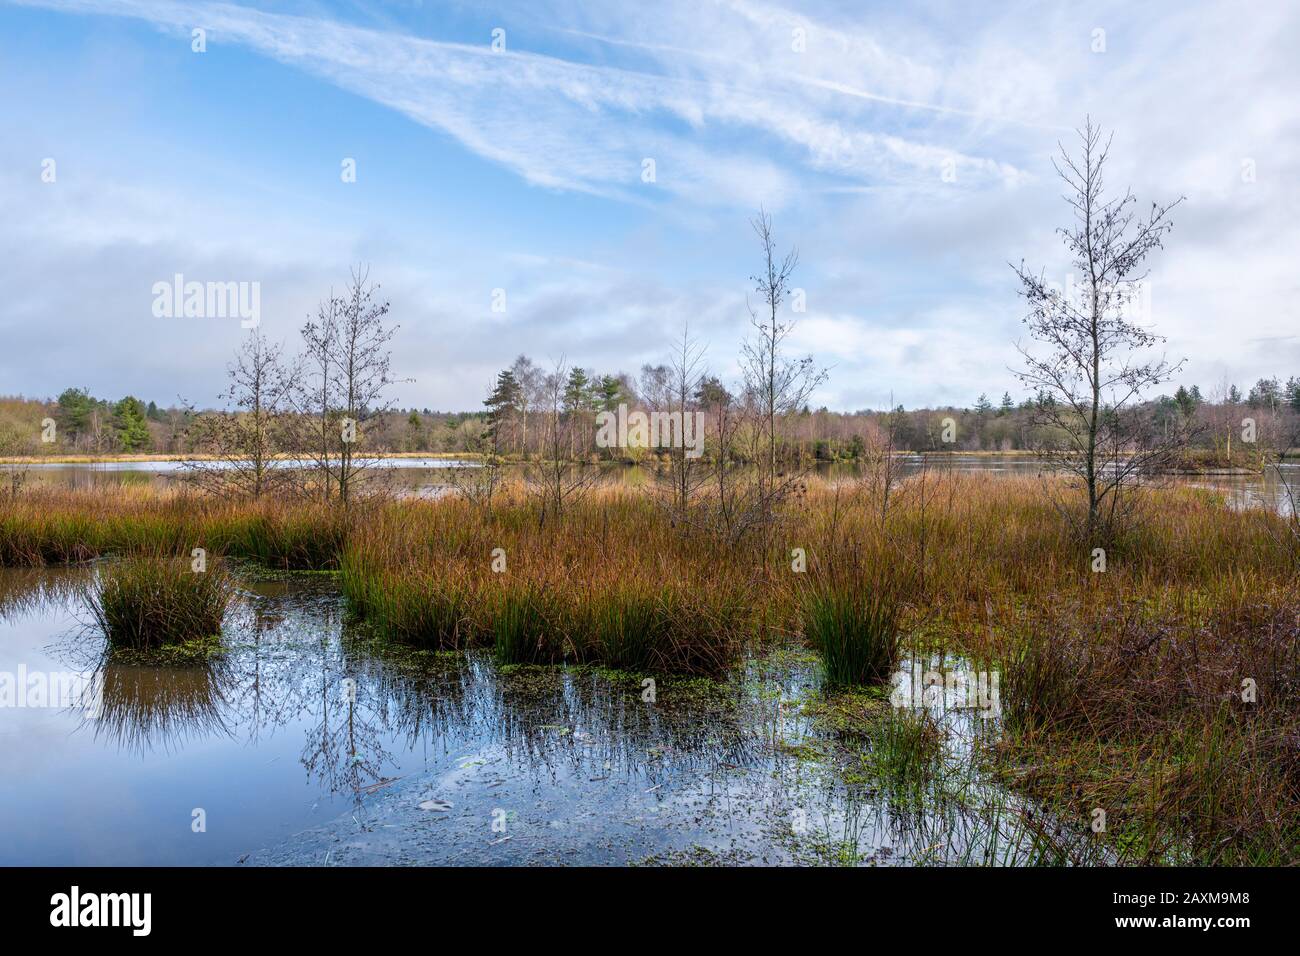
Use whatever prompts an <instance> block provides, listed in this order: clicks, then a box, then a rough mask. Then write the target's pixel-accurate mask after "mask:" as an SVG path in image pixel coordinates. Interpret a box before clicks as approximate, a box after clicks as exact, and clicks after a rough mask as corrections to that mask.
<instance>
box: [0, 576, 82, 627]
mask: <svg viewBox="0 0 1300 956" xmlns="http://www.w3.org/2000/svg"><path fill="white" fill-rule="evenodd" d="M0 571H2V572H3V573H0V619H3V618H7V617H19V616H21V615H24V614H32V613H35V612H37V611H44V610H47V609H50V608H54V607H58V606H60V605H70V604H73V603H74V602H75V601H76V600H77V599H78V598H80V597H81V596H82V595H83V594H85V593H86V588H87V587H88V585H89V584H90V582H91V581H92V580H93V576H92V574H91V572H89V571H87V570H85V569H64V568H3V569H0Z"/></svg>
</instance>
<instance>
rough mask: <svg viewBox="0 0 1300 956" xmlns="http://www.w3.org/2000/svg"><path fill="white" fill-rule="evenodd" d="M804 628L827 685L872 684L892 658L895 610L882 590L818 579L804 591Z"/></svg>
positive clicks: (895, 653) (885, 671) (891, 667)
mask: <svg viewBox="0 0 1300 956" xmlns="http://www.w3.org/2000/svg"><path fill="white" fill-rule="evenodd" d="M803 618H804V633H805V634H806V636H807V638H808V641H809V643H810V644H812V646H813V647H815V648H816V649H817V650H819V651H821V655H822V663H823V666H824V668H825V672H826V679H827V681H828V682H829V683H830V684H832V685H837V686H853V685H857V684H876V683H881V682H883V681H886V680H888V679H889V676H890V675H891V674H892V673H893V672H894V668H895V667H896V666H897V664H898V656H899V631H898V611H897V608H896V606H895V604H894V601H893V599H892V598H891V597H889V596H888V595H885V594H882V593H880V592H878V591H874V590H871V591H869V590H867V589H865V588H864V587H862V586H849V587H845V586H843V585H822V586H818V587H816V588H814V589H812V590H810V591H808V593H807V594H806V595H805V597H804V606H803Z"/></svg>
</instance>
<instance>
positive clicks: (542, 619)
mask: <svg viewBox="0 0 1300 956" xmlns="http://www.w3.org/2000/svg"><path fill="white" fill-rule="evenodd" d="M555 623H556V613H555V606H554V603H553V602H552V601H551V600H550V596H549V595H548V594H547V593H546V592H545V591H544V590H543V589H542V588H538V587H525V588H522V589H514V588H512V589H509V590H506V591H504V592H502V593H501V594H500V595H499V598H498V600H496V601H495V602H494V603H493V604H492V606H491V623H490V625H489V627H490V630H491V635H492V653H493V656H494V657H495V658H496V661H497V663H498V664H553V663H555V662H556V661H558V660H561V659H562V658H563V655H564V650H563V638H562V634H561V633H560V632H559V630H558V628H557V627H556V626H555Z"/></svg>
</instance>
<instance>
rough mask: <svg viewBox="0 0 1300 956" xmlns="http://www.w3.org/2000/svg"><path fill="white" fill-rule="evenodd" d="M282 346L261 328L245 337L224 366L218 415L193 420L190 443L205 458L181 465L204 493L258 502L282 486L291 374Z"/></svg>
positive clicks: (285, 473)
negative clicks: (225, 380)
mask: <svg viewBox="0 0 1300 956" xmlns="http://www.w3.org/2000/svg"><path fill="white" fill-rule="evenodd" d="M282 353H283V346H282V345H279V344H273V343H270V342H268V341H267V340H266V337H265V336H264V335H263V334H262V330H261V329H260V328H254V329H253V330H252V331H251V332H249V334H248V338H246V339H245V340H244V342H243V344H242V345H241V346H240V347H239V350H238V351H237V352H236V353H235V358H234V361H233V362H231V363H230V364H229V365H227V366H226V375H227V378H228V379H229V384H228V386H227V388H226V390H225V391H224V392H223V393H222V394H221V396H220V398H222V399H223V400H224V401H225V403H226V408H225V409H224V410H223V411H217V412H207V413H204V414H201V415H197V417H195V418H194V420H193V422H192V424H191V428H190V437H191V440H192V441H193V444H194V447H195V448H196V450H198V451H200V452H202V453H205V454H206V455H207V456H208V457H206V458H200V459H196V460H192V461H187V462H186V463H185V468H186V475H187V478H188V479H189V480H191V481H193V482H194V483H195V484H198V485H200V486H202V487H204V488H206V489H207V490H209V491H213V492H217V493H219V494H226V495H236V496H240V497H250V498H253V499H254V500H259V499H261V498H262V496H263V495H265V494H267V493H268V492H270V491H272V490H273V489H275V488H276V487H278V486H279V485H280V484H281V483H283V481H284V480H285V476H286V475H287V471H286V470H285V468H284V467H282V466H283V464H284V462H283V459H284V458H285V445H286V438H287V434H288V429H287V424H288V417H289V415H290V414H291V410H292V409H291V405H290V402H289V395H290V393H291V392H292V390H293V385H294V383H293V377H292V376H293V370H292V369H291V368H286V366H285V364H284V362H283V360H282Z"/></svg>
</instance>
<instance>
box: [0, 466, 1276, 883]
mask: <svg viewBox="0 0 1300 956" xmlns="http://www.w3.org/2000/svg"><path fill="white" fill-rule="evenodd" d="M1066 491H1067V489H1066V488H1065V486H1064V485H1063V483H1061V482H1059V481H1056V480H1042V479H1033V478H1012V477H990V476H982V475H965V474H959V473H935V472H931V473H928V474H922V475H918V476H914V477H911V478H908V479H906V480H905V481H903V482H901V483H900V484H898V485H897V486H896V487H895V488H894V489H893V490H892V492H891V495H890V497H889V499H888V501H884V500H882V498H881V496H879V495H878V494H875V493H873V491H872V488H871V485H870V483H869V482H863V483H850V482H842V483H838V484H833V483H828V482H822V481H815V480H814V481H810V482H808V484H807V487H806V488H805V489H803V490H802V491H801V493H800V494H799V495H798V496H796V497H794V498H792V499H790V500H789V501H787V502H786V503H785V504H784V505H783V506H782V507H781V508H780V509H779V510H778V513H777V516H776V520H775V522H774V523H773V524H772V525H771V526H770V527H769V528H767V529H765V530H760V531H758V532H756V533H754V534H751V535H750V536H748V537H746V538H744V539H742V540H740V541H735V540H733V539H732V538H730V537H729V536H727V535H726V534H723V533H721V531H720V529H716V528H713V527H712V526H711V525H710V523H709V521H708V519H707V516H706V515H704V513H703V512H701V515H687V516H685V517H683V516H681V515H680V514H676V513H674V512H673V510H672V509H670V508H667V507H665V506H663V505H662V504H661V503H659V502H657V501H655V500H654V499H653V496H652V495H649V494H647V493H645V492H644V491H639V490H635V489H627V488H620V487H609V488H600V489H596V490H594V491H592V492H590V493H589V494H588V495H587V496H586V497H585V498H584V499H583V500H581V501H575V502H574V503H573V504H572V505H571V506H570V507H568V508H567V509H566V511H565V513H564V514H563V515H562V516H560V517H558V518H557V517H556V516H555V515H553V514H548V515H544V514H542V513H541V511H540V509H539V506H538V505H537V504H536V503H534V502H532V501H530V500H529V499H528V497H527V496H526V495H523V494H521V493H518V492H517V491H514V490H511V489H509V488H507V489H506V491H505V493H504V494H503V495H502V496H501V497H500V498H499V499H498V501H497V504H496V506H495V507H494V508H493V509H492V510H491V512H487V511H485V510H482V509H481V508H479V507H477V506H475V505H474V504H472V503H470V502H467V501H464V500H460V499H458V498H455V497H446V498H442V499H438V500H433V501H429V500H397V501H388V502H381V503H376V504H374V505H373V506H369V505H368V506H367V507H364V508H354V509H352V510H351V511H349V512H347V513H344V512H342V511H341V510H339V509H337V508H330V507H325V506H322V505H319V504H306V503H295V502H291V501H276V502H262V503H256V504H254V503H247V502H231V501H218V500H213V499H205V498H200V497H196V496H194V495H191V494H186V493H184V492H159V491H157V490H150V489H136V488H128V489H113V490H111V491H53V490H40V489H34V490H31V491H27V492H24V494H23V495H22V496H20V497H19V498H18V499H17V501H15V502H13V503H11V504H9V505H8V506H7V507H6V510H5V511H4V512H3V513H0V563H4V564H9V565H21V566H39V565H42V564H48V563H59V562H69V561H83V560H87V559H90V558H94V557H98V556H100V555H107V554H115V555H149V554H154V553H163V554H172V555H181V556H187V555H188V554H189V553H190V550H191V549H192V548H194V547H204V548H206V549H207V550H208V551H209V553H210V554H213V555H226V556H229V557H236V558H245V559H251V560H257V561H260V562H263V563H266V564H270V565H273V566H276V567H286V568H326V569H335V568H336V569H338V570H339V571H340V572H341V574H340V579H341V583H342V588H343V592H344V594H345V596H346V599H347V601H348V604H349V606H350V608H351V609H352V610H353V611H354V612H355V613H356V614H358V615H360V616H361V617H364V618H365V619H366V620H367V621H369V622H371V624H372V625H373V626H374V627H375V629H376V630H378V631H379V632H380V633H382V634H385V635H387V636H389V637H391V638H393V639H396V640H401V641H406V642H410V643H412V644H417V645H421V646H426V647H433V648H463V647H468V646H482V647H487V648H491V649H492V650H493V652H494V654H495V655H496V657H497V659H498V660H499V661H501V662H503V663H517V662H531V663H558V662H565V661H570V662H583V663H599V664H604V665H606V666H611V667H618V668H623V669H627V670H630V671H635V672H641V673H651V674H653V673H658V672H684V673H695V674H722V673H725V672H726V671H727V670H728V668H730V667H731V666H732V665H733V664H735V663H736V662H737V661H738V660H739V659H740V657H741V656H742V655H743V654H744V653H745V652H746V650H747V649H753V648H760V647H761V646H762V645H763V644H764V642H767V641H782V642H784V641H788V640H791V639H798V640H805V641H807V642H808V643H809V644H810V645H813V646H814V647H816V648H819V649H820V650H821V653H822V655H823V659H824V661H825V663H826V666H827V670H828V673H827V676H828V678H829V680H830V682H831V683H836V684H838V683H845V684H855V683H862V682H868V683H870V682H874V681H879V680H881V679H882V678H883V677H885V676H887V674H888V672H889V671H890V669H891V668H892V666H893V661H894V660H896V658H897V655H898V654H899V653H900V646H901V650H902V651H903V652H907V651H916V650H925V651H927V652H933V651H940V652H945V653H957V654H961V655H964V656H965V657H966V658H967V659H969V660H972V661H979V662H981V666H983V665H984V664H985V663H987V665H988V666H990V667H996V668H998V669H999V670H1000V671H1001V674H1002V681H1003V683H1002V688H1003V690H1002V696H1003V702H1004V715H1005V716H1004V733H1003V744H1002V748H1001V751H1000V756H999V757H998V759H999V761H1001V767H1002V771H1003V772H1004V774H1005V776H1006V779H1007V780H1008V781H1009V782H1010V783H1012V784H1013V785H1015V786H1017V787H1019V788H1022V789H1024V790H1027V791H1030V792H1033V793H1035V794H1036V795H1038V796H1040V797H1042V798H1044V799H1046V800H1048V801H1049V802H1051V803H1052V804H1054V805H1055V806H1057V807H1058V808H1060V809H1061V810H1062V811H1063V812H1064V813H1065V814H1066V817H1067V819H1077V820H1078V821H1079V823H1080V825H1081V826H1086V824H1087V821H1088V814H1089V813H1090V812H1091V811H1092V810H1093V809H1095V808H1097V807H1100V808H1103V809H1106V810H1107V815H1108V820H1109V829H1108V833H1109V834H1110V835H1109V836H1103V837H1099V839H1105V840H1108V841H1109V843H1108V846H1109V852H1110V854H1111V856H1112V857H1113V858H1115V859H1119V860H1121V861H1129V860H1140V861H1146V862H1195V863H1224V862H1287V863H1300V844H1298V843H1297V833H1298V831H1300V828H1298V827H1297V821H1298V820H1300V750H1297V747H1296V741H1298V740H1300V724H1297V722H1296V721H1297V717H1296V716H1295V715H1296V714H1300V689H1298V688H1300V673H1297V671H1296V663H1295V662H1296V661H1297V659H1300V655H1298V654H1297V651H1300V647H1297V644H1296V641H1297V636H1296V631H1297V625H1296V621H1297V620H1300V596H1298V594H1300V591H1298V590H1297V567H1296V563H1295V559H1294V555H1293V554H1292V553H1291V552H1290V551H1289V550H1288V548H1287V544H1286V542H1287V540H1288V528H1287V523H1286V521H1285V519H1282V518H1280V517H1279V516H1277V515H1274V514H1271V513H1269V512H1267V511H1265V510H1263V509H1252V510H1244V511H1233V510H1230V509H1228V508H1227V507H1225V506H1224V504H1223V502H1222V501H1221V500H1220V499H1219V498H1218V497H1217V496H1216V495H1215V494H1213V493H1211V492H1207V491H1201V490H1195V489H1189V488H1154V487H1152V488H1144V489H1142V490H1140V491H1139V492H1137V493H1136V494H1135V497H1134V499H1133V505H1134V519H1133V521H1132V522H1130V523H1129V524H1128V526H1127V527H1126V528H1125V530H1124V531H1123V532H1122V533H1120V534H1118V535H1116V536H1115V537H1114V538H1113V539H1111V540H1109V541H1108V542H1107V544H1106V547H1105V556H1104V557H1105V570H1104V571H1095V570H1094V569H1093V568H1094V565H1095V561H1096V555H1095V554H1094V552H1093V548H1092V547H1091V546H1090V545H1089V544H1087V543H1083V542H1080V541H1078V540H1077V539H1076V538H1075V537H1073V533H1072V531H1071V522H1070V521H1068V520H1066V517H1065V516H1064V515H1063V514H1062V513H1061V511H1060V507H1061V501H1062V500H1068V498H1067V497H1064V494H1065V492H1066ZM796 553H798V554H802V556H803V559H802V565H801V563H800V561H797V560H795V558H794V556H795V555H796ZM801 566H802V567H803V568H805V569H804V570H799V568H800V567H801ZM891 636H892V638H891ZM1246 678H1249V679H1251V680H1253V681H1254V682H1255V684H1256V686H1257V693H1258V698H1257V701H1256V702H1255V703H1254V704H1248V703H1246V702H1245V701H1243V700H1242V699H1241V689H1242V688H1241V681H1242V680H1244V679H1246Z"/></svg>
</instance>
